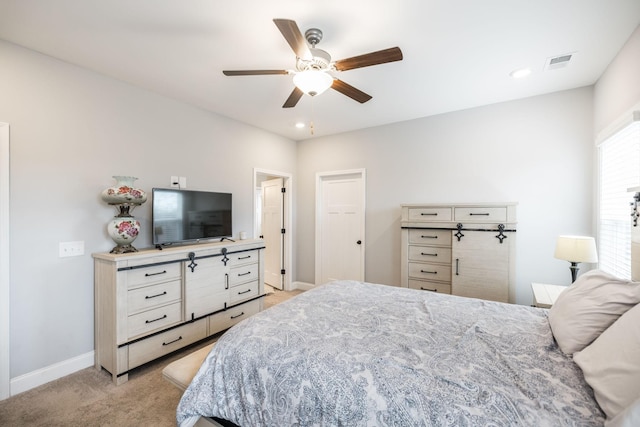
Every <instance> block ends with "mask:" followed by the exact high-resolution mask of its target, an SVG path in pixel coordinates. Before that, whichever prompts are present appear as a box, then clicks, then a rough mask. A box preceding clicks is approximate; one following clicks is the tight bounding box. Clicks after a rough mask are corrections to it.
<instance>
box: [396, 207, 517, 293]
mask: <svg viewBox="0 0 640 427" xmlns="http://www.w3.org/2000/svg"><path fill="white" fill-rule="evenodd" d="M401 225H402V231H401V235H402V243H401V257H402V266H401V285H402V286H403V287H408V288H413V289H421V290H425V291H431V292H442V293H450V294H453V295H459V296H465V297H472V298H481V299H486V300H492V301H501V302H512V303H513V302H515V297H516V295H515V240H516V233H515V232H516V204H515V203H480V204H451V205H449V204H419V205H417V204H415V205H413V204H412V205H402V220H401Z"/></svg>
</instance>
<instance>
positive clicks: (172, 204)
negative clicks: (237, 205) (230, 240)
mask: <svg viewBox="0 0 640 427" xmlns="http://www.w3.org/2000/svg"><path fill="white" fill-rule="evenodd" d="M151 200H152V209H151V215H152V220H151V222H152V225H153V244H154V245H155V246H158V247H159V246H163V245H173V244H180V243H188V242H194V241H200V240H210V239H216V238H220V239H221V238H223V237H231V236H232V235H233V231H232V222H231V218H232V215H231V193H217V192H213V191H193V190H177V189H173V188H154V189H153V190H152V199H151Z"/></svg>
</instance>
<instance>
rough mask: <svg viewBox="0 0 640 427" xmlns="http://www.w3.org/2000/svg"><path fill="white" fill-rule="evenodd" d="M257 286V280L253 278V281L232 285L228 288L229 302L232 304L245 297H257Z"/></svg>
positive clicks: (243, 299)
mask: <svg viewBox="0 0 640 427" xmlns="http://www.w3.org/2000/svg"><path fill="white" fill-rule="evenodd" d="M259 286H260V285H259V284H258V281H257V280H255V281H253V282H248V283H243V284H241V285H237V286H234V287H232V288H231V289H230V290H229V304H230V305H234V304H238V303H239V302H242V301H245V300H247V299H250V298H254V297H257V296H258V290H259V289H258V288H259Z"/></svg>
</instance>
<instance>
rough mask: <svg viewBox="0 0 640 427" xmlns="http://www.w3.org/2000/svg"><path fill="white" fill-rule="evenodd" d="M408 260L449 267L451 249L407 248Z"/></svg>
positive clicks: (431, 247) (432, 247)
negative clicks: (435, 263) (447, 265)
mask: <svg viewBox="0 0 640 427" xmlns="http://www.w3.org/2000/svg"><path fill="white" fill-rule="evenodd" d="M409 260H410V261H423V262H437V263H440V264H449V265H451V248H445V247H441V246H409Z"/></svg>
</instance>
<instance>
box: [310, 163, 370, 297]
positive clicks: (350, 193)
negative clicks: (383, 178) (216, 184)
mask: <svg viewBox="0 0 640 427" xmlns="http://www.w3.org/2000/svg"><path fill="white" fill-rule="evenodd" d="M364 238H365V170H364V169H355V170H346V171H336V172H324V173H318V174H317V175H316V285H320V284H322V283H326V282H329V281H332V280H343V279H344V280H360V281H364V260H365V244H364Z"/></svg>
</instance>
